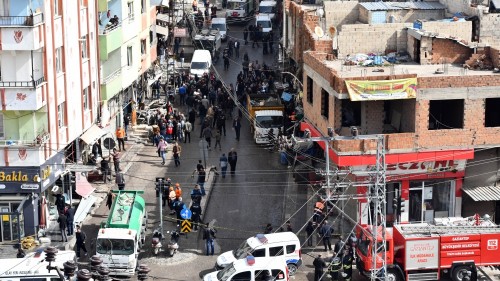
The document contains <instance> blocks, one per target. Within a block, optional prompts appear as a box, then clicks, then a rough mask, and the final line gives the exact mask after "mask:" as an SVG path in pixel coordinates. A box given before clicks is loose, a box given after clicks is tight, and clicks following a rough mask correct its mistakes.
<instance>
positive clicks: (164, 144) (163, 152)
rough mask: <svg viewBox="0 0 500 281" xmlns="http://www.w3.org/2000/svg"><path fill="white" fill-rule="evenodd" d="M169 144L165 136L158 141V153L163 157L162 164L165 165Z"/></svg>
mask: <svg viewBox="0 0 500 281" xmlns="http://www.w3.org/2000/svg"><path fill="white" fill-rule="evenodd" d="M167 147H168V144H167V142H166V141H165V139H164V138H163V137H161V138H160V142H159V143H158V153H159V154H160V157H161V159H162V161H161V164H162V165H165V155H166V153H167Z"/></svg>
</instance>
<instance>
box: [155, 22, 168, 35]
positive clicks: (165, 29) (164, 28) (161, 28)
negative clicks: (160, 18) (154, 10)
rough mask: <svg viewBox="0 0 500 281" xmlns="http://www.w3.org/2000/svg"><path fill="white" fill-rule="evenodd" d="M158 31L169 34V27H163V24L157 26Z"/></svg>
mask: <svg viewBox="0 0 500 281" xmlns="http://www.w3.org/2000/svg"><path fill="white" fill-rule="evenodd" d="M156 33H159V34H162V35H165V36H168V27H163V26H161V25H157V26H156Z"/></svg>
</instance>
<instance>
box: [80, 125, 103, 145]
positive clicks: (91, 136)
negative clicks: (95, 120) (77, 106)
mask: <svg viewBox="0 0 500 281" xmlns="http://www.w3.org/2000/svg"><path fill="white" fill-rule="evenodd" d="M105 134H106V131H104V130H103V129H101V128H99V126H97V125H92V127H90V129H88V130H87V131H85V133H83V135H81V136H80V139H81V140H82V141H83V142H84V143H86V144H93V143H94V142H96V141H97V140H98V139H99V138H100V137H102V136H104V135H105Z"/></svg>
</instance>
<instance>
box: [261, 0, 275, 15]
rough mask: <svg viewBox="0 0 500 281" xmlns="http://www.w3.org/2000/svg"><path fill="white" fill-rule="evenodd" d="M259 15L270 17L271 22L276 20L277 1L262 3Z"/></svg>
mask: <svg viewBox="0 0 500 281" xmlns="http://www.w3.org/2000/svg"><path fill="white" fill-rule="evenodd" d="M259 14H260V15H269V17H270V18H271V20H274V17H275V15H276V1H261V2H260V4H259Z"/></svg>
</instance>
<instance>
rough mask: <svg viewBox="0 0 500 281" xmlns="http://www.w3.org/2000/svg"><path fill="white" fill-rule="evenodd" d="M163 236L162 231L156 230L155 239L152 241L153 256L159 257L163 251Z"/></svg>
mask: <svg viewBox="0 0 500 281" xmlns="http://www.w3.org/2000/svg"><path fill="white" fill-rule="evenodd" d="M163 239H164V238H163V234H162V233H161V230H160V229H158V228H157V229H155V230H154V232H153V239H152V240H151V248H152V249H153V254H154V255H155V256H158V254H159V253H160V252H161V251H162V248H161V247H162V244H161V241H162V240H163Z"/></svg>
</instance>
